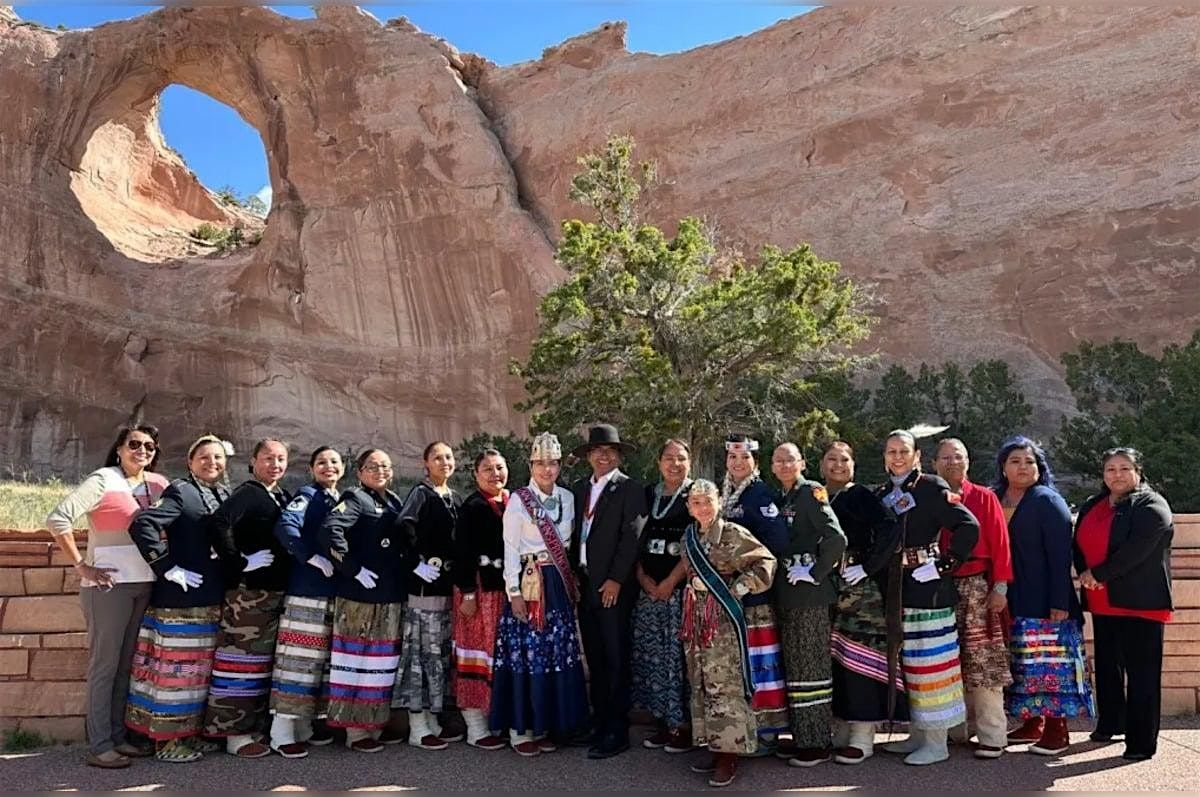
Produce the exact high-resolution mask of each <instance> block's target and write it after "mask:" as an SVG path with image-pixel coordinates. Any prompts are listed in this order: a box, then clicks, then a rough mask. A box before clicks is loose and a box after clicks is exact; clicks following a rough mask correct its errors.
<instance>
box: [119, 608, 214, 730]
mask: <svg viewBox="0 0 1200 797" xmlns="http://www.w3.org/2000/svg"><path fill="white" fill-rule="evenodd" d="M220 621H221V607H220V606H198V607H195V608H189V609H168V608H160V607H157V606H151V607H150V609H149V610H147V612H146V615H145V616H144V617H143V618H142V626H141V628H140V629H139V630H138V639H137V647H136V648H135V650H134V653H133V671H132V673H131V678H130V681H129V702H128V703H127V704H126V706H125V724H126V725H128V726H129V727H130V728H132V729H134V730H135V731H138V732H139V733H141V734H144V735H145V736H148V737H150V738H151V739H155V740H159V741H164V740H167V739H182V738H185V737H188V736H195V735H197V734H198V733H200V728H201V726H202V725H203V724H204V707H205V705H206V704H207V700H208V682H209V679H210V678H211V677H212V664H213V650H214V649H216V647H217V631H218V630H219V629H220Z"/></svg>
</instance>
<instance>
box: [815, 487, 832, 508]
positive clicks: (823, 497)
mask: <svg viewBox="0 0 1200 797" xmlns="http://www.w3.org/2000/svg"><path fill="white" fill-rule="evenodd" d="M812 490H813V498H815V499H817V500H818V501H820V502H821V503H822V504H828V503H829V491H828V490H826V489H825V488H824V487H822V486H821V485H819V484H818V485H815V486H814V487H813V488H812Z"/></svg>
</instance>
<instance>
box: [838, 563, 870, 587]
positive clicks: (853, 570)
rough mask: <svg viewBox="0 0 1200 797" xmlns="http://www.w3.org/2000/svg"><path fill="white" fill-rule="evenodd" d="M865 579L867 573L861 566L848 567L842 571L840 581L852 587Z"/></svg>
mask: <svg viewBox="0 0 1200 797" xmlns="http://www.w3.org/2000/svg"><path fill="white" fill-rule="evenodd" d="M866 577H867V571H866V570H863V566H862V565H850V566H849V567H847V568H844V569H843V570H842V580H843V581H845V582H846V583H847V584H849V585H850V586H852V587H853V586H854V585H855V584H857V583H858V582H860V581H862V580H863V579H864V578H866Z"/></svg>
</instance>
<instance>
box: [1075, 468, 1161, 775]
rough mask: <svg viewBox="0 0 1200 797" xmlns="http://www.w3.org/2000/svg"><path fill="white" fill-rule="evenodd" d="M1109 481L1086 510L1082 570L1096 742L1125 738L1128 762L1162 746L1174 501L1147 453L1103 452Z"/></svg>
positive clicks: (1080, 540)
mask: <svg viewBox="0 0 1200 797" xmlns="http://www.w3.org/2000/svg"><path fill="white" fill-rule="evenodd" d="M1100 467H1101V468H1102V469H1103V475H1104V486H1103V487H1102V488H1101V490H1100V492H1099V493H1098V494H1096V495H1094V496H1092V497H1091V498H1089V499H1088V500H1087V501H1085V502H1084V504H1083V506H1082V507H1080V509H1079V518H1078V519H1077V520H1076V521H1075V546H1074V554H1075V570H1076V571H1078V573H1079V584H1080V586H1081V587H1082V588H1083V589H1082V591H1081V595H1082V597H1083V608H1084V609H1085V610H1087V611H1089V612H1091V613H1092V628H1093V629H1094V632H1095V637H1096V639H1095V646H1096V709H1097V716H1096V730H1095V731H1093V732H1092V741H1094V742H1105V743H1107V742H1111V741H1112V739H1113V737H1114V736H1117V735H1119V734H1123V735H1124V736H1125V752H1124V754H1123V755H1122V758H1124V759H1126V760H1127V761H1146V760H1148V759H1150V758H1153V757H1154V754H1155V753H1156V752H1157V751H1158V725H1159V715H1160V714H1161V711H1162V664H1163V660H1162V656H1163V633H1164V631H1165V627H1166V624H1167V623H1169V622H1171V610H1172V608H1173V604H1172V602H1171V539H1172V538H1173V537H1174V536H1175V521H1174V518H1173V517H1172V515H1171V507H1170V506H1168V505H1167V499H1165V498H1163V497H1162V496H1161V495H1159V494H1158V493H1156V492H1155V491H1154V490H1153V489H1152V488H1151V487H1150V485H1149V484H1147V483H1146V481H1145V479H1144V478H1143V475H1142V455H1141V453H1140V452H1139V451H1137V450H1136V449H1133V448H1111V449H1109V450H1108V451H1105V452H1104V454H1103V455H1102V456H1101V460H1100Z"/></svg>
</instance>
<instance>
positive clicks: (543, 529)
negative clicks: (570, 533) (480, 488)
mask: <svg viewBox="0 0 1200 797" xmlns="http://www.w3.org/2000/svg"><path fill="white" fill-rule="evenodd" d="M513 494H514V495H516V496H517V498H519V499H520V500H521V505H522V506H524V507H525V511H526V512H528V513H529V517H531V518H533V522H534V524H535V525H536V526H537V529H538V532H539V533H540V534H541V535H542V542H543V543H545V545H546V551H547V552H548V553H549V554H550V561H552V562H554V567H555V569H557V570H558V575H559V576H561V577H562V580H563V586H564V587H566V589H567V597H569V598H570V599H571V602H572V603H578V602H579V586H578V585H577V584H576V583H575V574H574V573H572V572H571V565H570V562H569V561H568V560H567V549H566V548H564V547H563V544H562V540H561V539H560V538H559V536H558V529H556V528H554V523H553V521H551V520H550V515H549V513H548V512H546V507H544V506H542V502H541V501H539V500H538V499H537V496H535V495H534V494H533V490H531V489H529V488H528V487H520V488H518V489H517V490H516V491H515V492H514V493H513Z"/></svg>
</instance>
